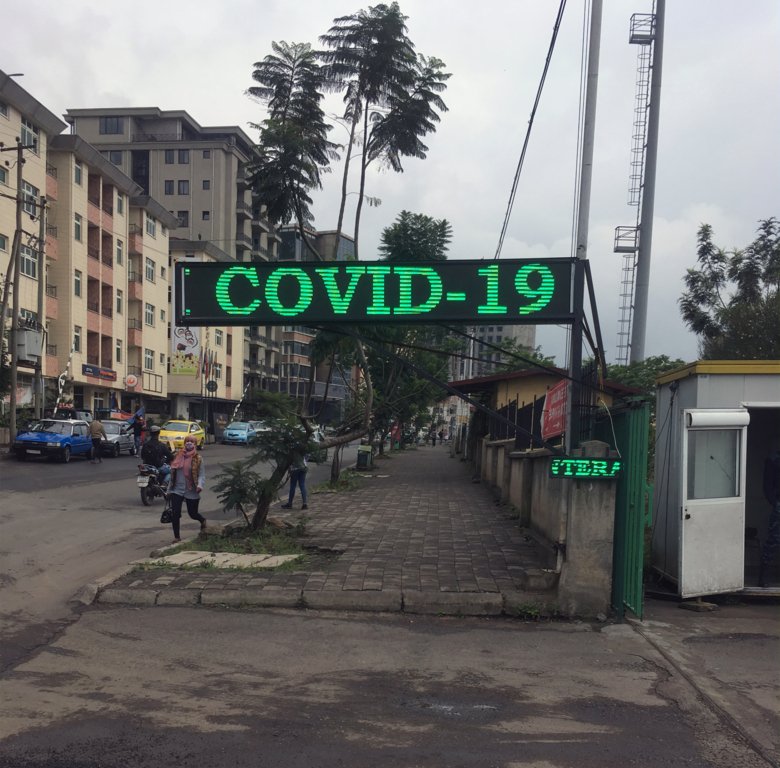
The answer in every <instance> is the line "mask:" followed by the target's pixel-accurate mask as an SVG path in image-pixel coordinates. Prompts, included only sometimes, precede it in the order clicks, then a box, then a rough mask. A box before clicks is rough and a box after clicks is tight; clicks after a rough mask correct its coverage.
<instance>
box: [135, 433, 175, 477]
mask: <svg viewBox="0 0 780 768" xmlns="http://www.w3.org/2000/svg"><path fill="white" fill-rule="evenodd" d="M141 460H142V461H143V462H144V464H151V465H152V466H153V467H157V469H158V470H159V474H160V484H161V485H163V486H165V485H166V484H167V483H168V477H169V476H170V474H171V467H170V464H171V461H172V460H173V454H172V453H171V451H170V448H168V446H167V445H166V444H165V443H163V442H161V441H160V428H159V427H158V426H157V425H155V426H153V427H152V428H151V429H150V430H149V439H148V440H147V441H146V442H145V443H144V447H143V448H141Z"/></svg>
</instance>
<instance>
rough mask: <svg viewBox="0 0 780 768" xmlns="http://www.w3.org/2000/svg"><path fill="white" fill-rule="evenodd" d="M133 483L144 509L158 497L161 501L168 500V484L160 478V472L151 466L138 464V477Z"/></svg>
mask: <svg viewBox="0 0 780 768" xmlns="http://www.w3.org/2000/svg"><path fill="white" fill-rule="evenodd" d="M135 481H136V483H137V484H138V490H139V491H140V492H141V501H142V502H143V504H144V506H145V507H148V506H149V505H150V504H151V503H152V501H153V500H154V499H155V498H157V497H158V496H159V497H160V498H163V499H167V498H168V491H167V490H166V488H167V485H168V484H167V482H165V481H164V480H163V479H162V478H161V477H160V470H159V469H158V468H157V467H155V466H154V465H153V464H139V465H138V477H137V478H136V480H135Z"/></svg>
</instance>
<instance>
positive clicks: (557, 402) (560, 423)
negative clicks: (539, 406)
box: [542, 380, 569, 440]
mask: <svg viewBox="0 0 780 768" xmlns="http://www.w3.org/2000/svg"><path fill="white" fill-rule="evenodd" d="M568 392H569V382H568V381H565V380H564V381H559V382H558V383H557V384H556V385H555V386H554V387H550V389H548V390H547V394H546V395H545V398H544V410H543V411H542V440H549V439H550V438H551V437H558V435H562V434H563V433H564V432H565V431H566V397H567V395H568Z"/></svg>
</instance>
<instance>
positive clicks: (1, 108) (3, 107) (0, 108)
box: [0, 101, 8, 117]
mask: <svg viewBox="0 0 780 768" xmlns="http://www.w3.org/2000/svg"><path fill="white" fill-rule="evenodd" d="M0 115H2V116H3V117H8V104H6V103H5V102H4V101H0Z"/></svg>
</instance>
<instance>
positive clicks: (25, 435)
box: [13, 419, 92, 463]
mask: <svg viewBox="0 0 780 768" xmlns="http://www.w3.org/2000/svg"><path fill="white" fill-rule="evenodd" d="M13 449H14V453H15V454H16V458H17V459H18V460H19V461H24V460H25V459H28V458H32V457H35V458H37V457H39V456H46V457H47V458H49V459H59V460H60V461H62V462H64V463H67V462H69V461H70V457H71V456H84V458H87V457H88V456H89V454H90V451H91V450H92V439H91V438H90V436H89V424H87V422H86V421H72V420H64V419H63V420H60V419H43V420H42V421H38V422H36V423H34V424H32V425H31V426H30V427H28V428H27V429H26V430H24V431H23V432H19V433H18V434H17V435H16V439H15V440H14V445H13Z"/></svg>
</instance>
